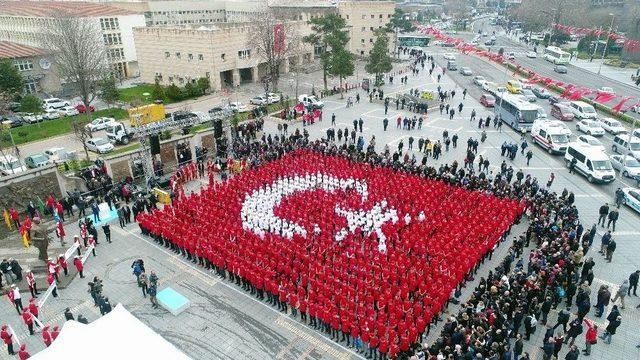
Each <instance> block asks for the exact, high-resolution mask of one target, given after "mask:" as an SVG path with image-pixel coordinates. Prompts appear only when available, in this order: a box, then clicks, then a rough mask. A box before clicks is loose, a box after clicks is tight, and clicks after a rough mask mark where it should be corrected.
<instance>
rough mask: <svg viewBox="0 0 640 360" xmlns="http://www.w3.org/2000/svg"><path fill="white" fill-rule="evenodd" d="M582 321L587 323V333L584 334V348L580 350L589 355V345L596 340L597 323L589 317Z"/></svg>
mask: <svg viewBox="0 0 640 360" xmlns="http://www.w3.org/2000/svg"><path fill="white" fill-rule="evenodd" d="M584 323H585V324H587V333H586V334H585V335H584V340H585V349H584V350H582V352H583V353H584V354H585V355H586V356H589V355H591V345H593V344H595V343H596V342H597V341H598V325H596V324H595V323H594V322H593V321H591V320H589V319H586V318H585V319H584Z"/></svg>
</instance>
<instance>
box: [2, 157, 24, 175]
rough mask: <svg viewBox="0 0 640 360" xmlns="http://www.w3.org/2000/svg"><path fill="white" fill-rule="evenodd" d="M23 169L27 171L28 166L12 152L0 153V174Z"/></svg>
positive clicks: (13, 172)
mask: <svg viewBox="0 0 640 360" xmlns="http://www.w3.org/2000/svg"><path fill="white" fill-rule="evenodd" d="M23 171H27V168H26V167H25V166H23V165H22V163H21V162H20V160H19V159H18V158H17V157H15V156H13V155H11V154H4V155H0V174H2V175H12V174H18V173H21V172H23Z"/></svg>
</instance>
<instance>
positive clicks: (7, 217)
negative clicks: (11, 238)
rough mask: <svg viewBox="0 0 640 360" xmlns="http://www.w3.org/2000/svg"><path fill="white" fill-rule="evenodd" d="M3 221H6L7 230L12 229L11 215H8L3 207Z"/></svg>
mask: <svg viewBox="0 0 640 360" xmlns="http://www.w3.org/2000/svg"><path fill="white" fill-rule="evenodd" d="M4 222H5V223H7V228H8V229H9V231H12V230H13V221H11V217H10V216H9V211H7V209H4Z"/></svg>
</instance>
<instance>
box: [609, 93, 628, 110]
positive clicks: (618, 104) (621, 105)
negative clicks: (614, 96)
mask: <svg viewBox="0 0 640 360" xmlns="http://www.w3.org/2000/svg"><path fill="white" fill-rule="evenodd" d="M631 99H632V97H631V96H629V97H625V98H624V99H622V100H621V101H620V102H619V103H617V104H615V105H614V106H613V107H612V108H611V110H613V111H615V112H620V110H622V107H623V106H624V103H626V102H627V101H629V100H631Z"/></svg>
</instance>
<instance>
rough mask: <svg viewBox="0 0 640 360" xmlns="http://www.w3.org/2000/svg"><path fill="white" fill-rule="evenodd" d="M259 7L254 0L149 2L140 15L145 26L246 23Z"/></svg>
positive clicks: (259, 3) (261, 4)
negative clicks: (143, 19) (143, 18)
mask: <svg viewBox="0 0 640 360" xmlns="http://www.w3.org/2000/svg"><path fill="white" fill-rule="evenodd" d="M116 6H121V5H116ZM263 6H264V3H263V2H258V1H242V2H240V1H205V0H195V1H190V0H185V1H149V2H146V3H145V10H144V17H145V22H146V24H147V26H164V25H199V24H200V25H204V24H211V23H220V22H247V21H250V20H251V18H252V17H253V16H254V15H255V14H256V13H257V12H259V11H261V9H262V7H263Z"/></svg>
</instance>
